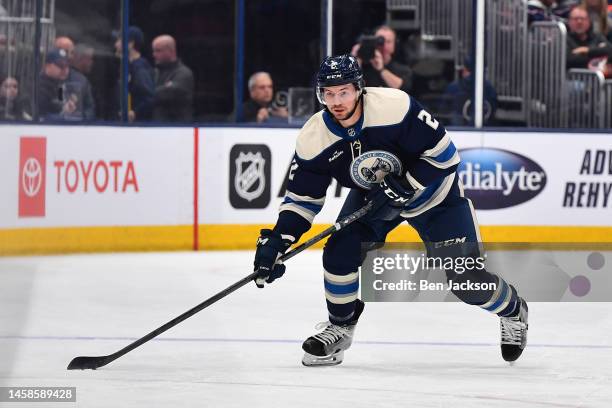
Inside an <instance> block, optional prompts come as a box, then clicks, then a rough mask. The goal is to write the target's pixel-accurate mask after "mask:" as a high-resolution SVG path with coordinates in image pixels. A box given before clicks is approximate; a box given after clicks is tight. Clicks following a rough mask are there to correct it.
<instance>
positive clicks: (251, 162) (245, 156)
mask: <svg viewBox="0 0 612 408" xmlns="http://www.w3.org/2000/svg"><path fill="white" fill-rule="evenodd" d="M235 163H236V175H235V176H234V188H235V189H236V193H238V195H239V196H240V197H242V198H244V199H245V200H247V201H249V202H250V201H253V200H255V199H256V198H259V196H260V195H261V193H263V191H264V189H265V188H266V178H265V176H264V168H265V166H266V160H265V159H264V158H263V157H262V156H261V152H257V153H255V154H253V153H251V152H249V153H243V152H240V154H239V155H238V157H237V158H236V159H235Z"/></svg>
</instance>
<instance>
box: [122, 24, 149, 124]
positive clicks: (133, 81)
mask: <svg viewBox="0 0 612 408" xmlns="http://www.w3.org/2000/svg"><path fill="white" fill-rule="evenodd" d="M116 38H117V39H116V41H115V55H116V56H117V57H119V58H121V56H122V43H121V35H119V34H118V33H116ZM143 46H144V34H143V32H142V30H141V29H140V28H138V27H136V26H131V27H130V28H129V29H128V60H129V79H128V91H129V99H130V102H129V111H128V120H129V121H130V122H134V121H143V120H151V119H152V117H153V98H154V96H155V81H154V80H153V77H154V76H153V68H152V67H151V64H149V61H147V60H146V59H145V58H144V57H143V56H142V53H141V52H142V47H143Z"/></svg>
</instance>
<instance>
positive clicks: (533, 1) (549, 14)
mask: <svg viewBox="0 0 612 408" xmlns="http://www.w3.org/2000/svg"><path fill="white" fill-rule="evenodd" d="M568 10H569V5H566V6H564V7H559V5H558V4H557V3H556V2H555V0H529V1H528V2H527V21H528V22H529V24H531V23H535V22H538V21H564V18H563V15H564V13H567V11H568Z"/></svg>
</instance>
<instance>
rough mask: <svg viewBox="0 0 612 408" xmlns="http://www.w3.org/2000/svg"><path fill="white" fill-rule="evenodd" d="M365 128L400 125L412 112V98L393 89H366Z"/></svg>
mask: <svg viewBox="0 0 612 408" xmlns="http://www.w3.org/2000/svg"><path fill="white" fill-rule="evenodd" d="M366 89H367V93H366V94H365V95H364V106H365V112H364V121H363V127H364V128H367V127H376V126H389V125H396V124H398V123H400V122H401V121H402V120H404V118H405V117H406V114H407V113H408V111H409V110H410V96H408V94H407V93H406V92H404V91H400V90H399V89H393V88H366Z"/></svg>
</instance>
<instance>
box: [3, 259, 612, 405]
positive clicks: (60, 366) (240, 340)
mask: <svg viewBox="0 0 612 408" xmlns="http://www.w3.org/2000/svg"><path fill="white" fill-rule="evenodd" d="M252 255H253V253H252V251H246V252H209V253H203V252H200V253H147V254H119V255H117V254H115V255H83V256H57V257H24V258H0V282H1V285H0V385H2V386H25V385H31V386H75V387H77V402H76V404H73V403H72V404H71V403H61V404H34V405H28V404H23V403H21V404H16V403H8V404H6V403H5V404H2V403H0V406H2V407H5V406H6V407H21V408H25V407H26V406H28V407H29V406H34V407H38V406H40V407H43V406H44V407H49V406H57V407H68V406H78V407H87V408H89V407H237V408H250V407H265V408H270V407H286V408H289V407H308V408H314V407H350V408H353V407H453V408H456V407H486V408H493V407H519V408H520V407H529V408H531V407H602V408H603V407H611V406H612V372H611V368H612V339H611V333H612V314H611V312H612V304H610V303H554V304H553V303H531V304H530V331H529V343H530V344H529V346H528V348H527V350H526V351H525V353H524V354H523V356H522V357H521V359H520V360H519V361H518V362H517V363H516V364H514V365H513V366H510V365H509V364H508V363H506V362H504V361H503V360H502V358H501V356H500V352H499V346H498V341H499V339H498V336H499V329H498V319H497V317H495V316H491V315H489V314H488V313H486V312H484V311H482V310H480V309H478V308H475V307H470V306H467V305H464V304H461V303H386V304H383V303H377V304H372V303H370V304H368V305H366V309H365V312H364V315H363V316H362V318H361V320H360V323H359V326H358V328H357V334H356V340H355V342H354V343H353V346H352V348H351V349H350V350H349V351H348V352H346V354H345V361H344V363H343V364H341V365H340V366H336V367H323V368H321V367H318V368H307V367H303V366H302V365H301V363H300V360H301V356H302V351H301V347H300V345H301V342H302V341H303V340H304V339H305V338H306V337H308V336H310V335H312V334H313V333H314V332H315V331H314V325H315V324H316V323H317V322H319V321H321V320H325V319H326V309H325V301H324V298H323V289H322V272H321V266H320V256H321V253H320V251H307V252H305V253H303V254H300V255H299V256H298V257H296V258H294V259H292V260H291V261H288V262H287V266H288V272H287V274H286V275H285V277H284V278H283V279H281V280H280V281H277V282H275V283H274V284H273V285H272V286H269V287H267V288H265V289H263V290H258V289H256V288H255V286H254V285H253V284H249V285H248V286H246V287H244V288H242V289H239V290H238V291H237V292H235V293H233V294H231V295H230V296H228V297H227V298H225V299H223V300H221V301H219V302H218V303H216V304H214V305H213V306H211V307H210V308H207V309H205V310H203V311H201V312H200V313H198V314H197V315H195V316H193V317H191V318H190V319H188V320H187V321H185V322H183V323H181V324H180V325H179V326H177V327H175V328H173V329H171V330H170V331H168V332H166V333H165V334H163V335H162V336H161V337H160V338H159V339H157V340H154V341H151V342H149V343H147V344H145V345H143V346H141V347H140V348H138V349H136V350H134V351H132V352H130V353H128V354H127V355H125V356H124V357H122V358H120V359H118V360H116V361H114V362H112V363H111V364H109V365H107V366H106V367H103V368H101V369H99V370H96V371H92V370H86V371H68V370H66V366H67V364H68V362H69V361H70V360H71V359H72V358H73V357H75V356H79V355H105V354H110V353H112V352H114V351H116V350H119V349H121V348H122V347H124V346H126V345H127V344H129V343H131V342H132V341H133V340H135V339H136V338H138V337H141V336H143V335H145V334H146V333H148V332H149V331H151V330H153V329H154V328H156V327H158V326H160V325H161V324H163V323H165V322H166V321H168V320H170V319H172V318H173V317H175V316H177V315H179V314H181V313H183V312H184V311H186V310H187V309H189V308H191V307H192V306H194V305H196V304H198V303H200V302H201V301H203V300H204V299H206V298H208V297H209V296H211V295H213V294H215V293H216V292H218V291H220V290H222V289H224V288H225V287H227V286H229V285H230V284H232V283H234V282H235V281H237V280H239V279H241V278H242V277H244V276H246V275H248V274H249V273H250V271H251V267H252Z"/></svg>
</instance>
